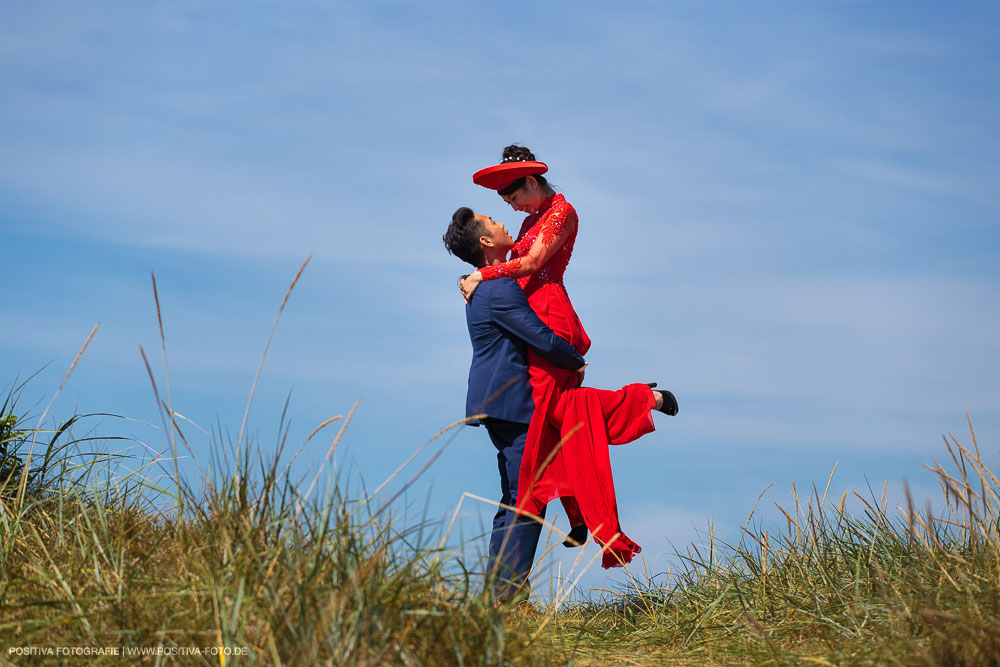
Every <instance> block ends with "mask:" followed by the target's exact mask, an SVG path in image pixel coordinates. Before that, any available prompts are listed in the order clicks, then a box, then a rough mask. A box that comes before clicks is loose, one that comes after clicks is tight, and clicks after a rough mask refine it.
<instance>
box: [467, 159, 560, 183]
mask: <svg viewBox="0 0 1000 667" xmlns="http://www.w3.org/2000/svg"><path fill="white" fill-rule="evenodd" d="M548 170H549V167H548V165H546V164H545V163H544V162H532V161H524V162H501V163H500V164H495V165H493V166H492V167H486V168H485V169H480V170H479V171H477V172H476V173H474V174H473V175H472V182H473V183H475V184H476V185H481V186H483V187H484V188H489V189H490V190H503V189H504V188H505V187H507V186H508V185H510V184H511V183H513V182H514V181H516V180H517V179H519V178H524V177H525V176H535V175H538V174H544V173H545V172H547V171H548Z"/></svg>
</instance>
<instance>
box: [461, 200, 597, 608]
mask: <svg viewBox="0 0 1000 667" xmlns="http://www.w3.org/2000/svg"><path fill="white" fill-rule="evenodd" d="M443 240H444V245H445V247H446V248H447V249H448V252H450V253H452V254H453V255H455V256H456V257H458V258H459V259H462V260H464V261H466V262H468V263H469V264H471V265H472V266H474V267H476V268H481V267H483V266H491V265H493V264H497V263H499V262H503V261H505V260H506V258H507V252H508V251H509V250H510V248H511V247H512V246H513V245H514V240H513V239H512V238H511V237H510V234H508V233H507V230H506V229H505V228H504V226H503V225H502V224H500V223H498V222H495V221H494V220H493V219H492V218H490V217H488V216H485V215H477V214H475V213H473V211H472V210H471V209H468V208H465V207H463V208H460V209H458V210H457V211H455V214H454V215H453V216H452V221H451V224H450V225H449V227H448V231H447V232H446V233H445V235H444V237H443ZM465 316H466V323H467V324H468V327H469V336H470V338H471V339H472V365H471V367H470V368H469V391H468V395H467V397H466V415H467V416H469V417H472V416H474V415H485V417H483V418H481V419H474V420H471V421H470V422H469V423H470V424H472V425H475V426H478V425H479V423H482V424H483V426H485V427H486V431H487V433H488V434H489V436H490V440H491V441H492V442H493V445H494V446H495V447H496V448H497V465H498V468H499V471H500V489H501V498H500V502H501V503H502V505H506V506H508V507H513V506H514V505H515V504H516V503H517V481H518V474H519V472H520V469H521V457H522V455H523V453H524V444H525V438H526V436H527V433H528V422H530V421H531V414H532V412H533V410H534V404H533V402H532V397H531V386H530V385H529V383H528V365H527V348H528V347H529V346H530V347H531V348H532V349H533V350H534V351H535V352H536V353H537V354H539V355H540V356H542V357H544V358H545V359H546V360H547V361H548V362H549V363H551V364H553V365H554V366H558V367H559V368H566V369H569V370H577V371H578V373H579V379H580V382H582V380H583V367H584V365H585V364H584V360H583V357H581V356H580V354H579V353H577V351H576V350H575V349H574V348H573V346H572V345H570V344H569V343H567V342H566V341H565V340H563V339H562V338H560V337H559V336H557V335H556V334H554V333H553V332H552V330H551V329H549V328H548V327H547V326H545V324H543V323H542V321H541V320H540V319H539V318H538V316H537V315H536V314H535V312H534V311H533V310H532V309H531V306H529V305H528V300H527V298H526V297H525V296H524V292H522V291H521V288H520V286H518V284H517V283H516V282H515V281H514V280H512V279H510V278H501V279H498V280H489V281H485V282H483V283H482V284H481V285H479V288H478V289H477V290H476V292H475V293H474V294H473V295H472V298H471V299H470V300H469V303H468V304H467V305H466V308H465ZM542 516H544V512H542ZM541 529H542V526H541V524H540V523H538V522H537V521H536V520H534V519H532V518H530V517H523V516H522V517H518V516H517V515H516V512H514V511H513V510H511V509H507V508H505V507H503V506H501V507H500V509H499V510H498V511H497V513H496V516H494V518H493V533H492V535H491V537H490V550H489V561H488V570H487V576H488V578H489V579H490V581H491V582H492V586H493V590H494V592H495V594H496V596H497V599H498V600H500V601H504V602H506V601H510V600H511V599H513V598H515V597H526V595H527V586H526V583H527V577H528V572H529V571H530V570H531V564H532V561H533V560H534V557H535V548H536V547H537V545H538V538H539V535H540V534H541Z"/></svg>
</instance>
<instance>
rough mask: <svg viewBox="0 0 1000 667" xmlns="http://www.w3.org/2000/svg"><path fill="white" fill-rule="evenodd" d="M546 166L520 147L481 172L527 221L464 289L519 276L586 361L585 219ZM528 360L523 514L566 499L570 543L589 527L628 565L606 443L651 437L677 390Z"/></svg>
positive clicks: (610, 563) (609, 558)
mask: <svg viewBox="0 0 1000 667" xmlns="http://www.w3.org/2000/svg"><path fill="white" fill-rule="evenodd" d="M547 170H548V167H547V166H546V165H545V164H544V163H542V162H537V161H535V156H534V155H533V154H532V153H531V151H529V150H528V149H527V148H525V147H523V146H516V145H514V146H508V147H507V148H505V149H504V152H503V159H502V161H501V163H500V164H498V165H494V166H492V167H487V168H486V169H482V170H480V171H478V172H476V174H475V175H474V176H473V181H474V182H475V183H477V184H479V185H482V186H483V187H487V188H490V189H493V190H497V191H498V193H499V194H500V196H501V197H502V198H503V199H504V201H506V202H507V203H508V204H510V206H511V207H512V208H513V209H515V210H517V211H523V212H525V213H528V214H529V215H528V217H526V218H525V219H524V223H523V224H522V225H521V231H520V233H519V234H518V237H517V241H516V243H515V245H514V247H513V249H512V250H511V259H510V260H509V261H507V262H505V263H503V264H497V265H494V266H488V267H484V268H482V269H479V270H477V271H475V272H474V273H472V274H471V275H470V276H469V277H468V278H466V280H465V281H464V282H463V283H462V291H463V293H464V294H465V295H466V297H468V296H469V295H471V294H472V292H473V291H474V290H475V289H476V286H477V285H478V284H479V283H480V282H481V281H483V280H491V279H494V278H501V277H510V278H515V279H517V281H518V283H519V284H520V285H521V289H523V290H524V293H525V295H526V296H527V297H528V303H529V304H530V305H531V307H532V309H533V310H534V311H535V312H536V313H537V314H538V316H539V318H541V320H542V321H543V322H545V324H547V325H548V326H549V328H551V329H552V330H553V331H554V332H555V333H556V334H558V335H559V336H561V337H563V338H564V339H566V340H567V341H569V343H570V344H571V345H573V347H575V348H576V349H577V351H578V352H580V354H581V355H586V353H587V351H588V350H589V349H590V338H589V337H588V336H587V332H586V331H584V329H583V325H582V324H581V323H580V319H579V318H578V317H577V315H576V311H575V310H574V309H573V304H572V303H571V302H570V300H569V296H568V295H567V293H566V288H565V286H564V285H563V274H564V273H565V272H566V267H567V265H568V264H569V260H570V257H571V256H572V254H573V244H574V242H575V240H576V233H577V225H578V218H577V215H576V211H575V210H574V209H573V207H572V206H571V205H570V203H569V202H567V201H566V198H565V197H563V196H562V195H561V194H556V193H555V191H554V190H553V189H552V188H551V187H550V186H549V184H548V183H547V182H546V180H545V177H544V176H542V174H543V173H545V172H546V171H547ZM528 364H529V368H528V371H529V376H530V380H531V388H532V396H533V399H534V402H535V412H534V415H533V416H532V419H531V423H530V424H529V427H528V437H527V442H526V444H525V451H524V458H523V459H522V463H521V474H520V479H519V480H518V487H517V488H518V498H517V506H518V509H520V510H523V511H525V512H530V513H532V514H538V513H539V512H540V511H541V509H542V508H543V507H545V505H546V503H548V502H549V501H550V500H553V499H555V498H561V499H562V501H563V506H564V507H565V509H566V512H567V515H568V518H569V519H570V524H571V525H572V526H573V527H574V530H573V531H571V537H573V538H576V539H577V540H579V541H582V538H584V537H585V536H586V533H585V532H582V533H581V531H580V530H579V528H580V527H582V526H583V525H584V524H586V527H587V528H589V529H590V532H591V533H592V534H593V535H594V538H595V540H596V541H597V542H598V543H599V544H600V545H601V546H602V547H604V548H605V553H604V558H603V561H602V565H603V566H604V567H605V568H608V567H615V566H620V565H624V564H625V563H628V562H630V561H631V560H632V557H633V555H635V554H637V553H639V551H640V550H641V549H640V547H639V545H638V544H636V543H635V542H633V541H632V540H631V539H629V538H628V537H627V536H626V535H625V534H624V532H622V529H621V526H620V524H619V521H618V504H617V501H616V499H615V489H614V480H613V478H612V476H611V460H610V457H609V452H608V445H620V444H625V443H627V442H631V441H633V440H635V439H636V438H638V437H640V436H642V435H644V434H646V433H649V432H651V431H653V428H654V427H653V419H652V416H651V414H650V410H659V411H661V412H665V413H666V414H670V415H674V414H677V401H676V399H675V398H674V396H673V394H671V393H670V392H668V391H663V390H657V391H654V390H652V389H651V386H650V385H646V384H630V385H626V386H625V387H622V388H621V389H620V390H618V391H607V390H600V389H593V388H589V387H587V388H577V387H576V384H577V373H576V372H575V371H566V370H564V369H561V368H556V367H555V366H552V365H551V364H549V363H547V362H546V361H545V360H544V359H542V358H541V357H539V356H537V355H535V354H534V353H533V352H531V351H530V350H529V352H528ZM653 386H655V383H654V385H653ZM560 443H561V446H560Z"/></svg>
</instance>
